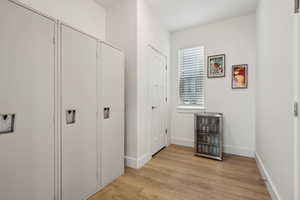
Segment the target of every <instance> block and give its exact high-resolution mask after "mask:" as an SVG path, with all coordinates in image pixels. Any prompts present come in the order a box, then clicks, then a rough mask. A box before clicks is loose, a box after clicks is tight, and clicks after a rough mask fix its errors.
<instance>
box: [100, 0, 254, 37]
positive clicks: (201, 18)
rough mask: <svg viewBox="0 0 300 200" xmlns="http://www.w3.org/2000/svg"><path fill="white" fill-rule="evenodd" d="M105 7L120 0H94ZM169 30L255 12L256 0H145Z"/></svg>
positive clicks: (173, 30) (177, 29) (172, 30)
mask: <svg viewBox="0 0 300 200" xmlns="http://www.w3.org/2000/svg"><path fill="white" fill-rule="evenodd" d="M95 1H97V2H98V3H100V4H102V5H103V6H105V7H110V6H113V5H114V4H117V3H119V2H121V1H122V0H95ZM145 1H146V2H147V3H148V5H149V6H150V8H151V9H152V10H153V12H154V14H155V15H156V16H157V17H158V19H160V20H161V22H162V24H163V25H165V26H166V27H167V29H168V30H169V31H171V32H175V31H179V30H182V29H186V28H189V27H193V26H196V25H201V24H208V23H213V22H216V21H220V20H224V19H229V18H232V17H237V16H242V15H247V14H250V13H253V12H255V10H256V5H257V1H258V0H145Z"/></svg>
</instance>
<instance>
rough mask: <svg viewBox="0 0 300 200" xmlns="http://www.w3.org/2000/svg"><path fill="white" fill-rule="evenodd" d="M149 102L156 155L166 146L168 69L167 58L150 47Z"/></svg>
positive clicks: (151, 134)
mask: <svg viewBox="0 0 300 200" xmlns="http://www.w3.org/2000/svg"><path fill="white" fill-rule="evenodd" d="M149 58H150V59H149V102H150V106H151V114H150V116H149V119H150V127H149V128H150V134H149V135H150V139H151V141H150V142H151V153H152V155H154V154H155V153H157V152H159V151H160V150H161V149H162V148H163V147H165V146H166V129H167V102H166V101H167V99H166V98H167V71H166V58H165V57H164V56H163V55H161V54H159V53H158V52H156V51H154V50H153V49H152V48H150V49H149Z"/></svg>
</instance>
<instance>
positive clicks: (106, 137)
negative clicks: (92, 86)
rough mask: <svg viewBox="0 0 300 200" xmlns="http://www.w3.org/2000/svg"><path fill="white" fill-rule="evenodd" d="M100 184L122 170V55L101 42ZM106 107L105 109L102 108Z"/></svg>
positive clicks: (109, 180)
mask: <svg viewBox="0 0 300 200" xmlns="http://www.w3.org/2000/svg"><path fill="white" fill-rule="evenodd" d="M100 67H101V71H102V74H101V81H100V82H99V86H98V88H99V89H101V90H102V91H101V93H102V95H101V96H102V98H101V101H102V102H101V105H102V106H101V108H100V109H101V110H102V112H101V116H100V117H101V119H103V120H102V133H101V135H102V145H101V147H102V148H101V152H102V173H101V175H102V186H103V187H104V186H106V185H107V184H109V183H111V182H112V181H113V180H115V179H116V178H117V177H119V176H121V175H122V174H123V173H124V57H123V54H122V53H121V52H120V51H118V50H116V49H114V48H112V47H110V46H108V45H106V44H103V43H102V44H101V66H100ZM104 110H105V111H104Z"/></svg>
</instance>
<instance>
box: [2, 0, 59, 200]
mask: <svg viewBox="0 0 300 200" xmlns="http://www.w3.org/2000/svg"><path fill="white" fill-rule="evenodd" d="M0 24H1V30H0V114H7V113H14V114H15V130H14V132H12V133H7V134H0V199H1V200H2V199H3V200H20V199H22V200H50V199H51V200H52V199H53V195H54V192H53V190H54V121H53V120H54V69H55V57H54V54H55V46H54V44H53V37H54V35H55V21H52V20H50V19H48V18H46V17H43V16H41V15H39V14H36V13H34V12H32V11H29V10H27V9H25V8H23V7H21V6H18V5H16V4H14V3H11V2H9V1H7V0H1V1H0ZM0 117H2V118H3V116H0ZM1 121H2V122H3V120H1Z"/></svg>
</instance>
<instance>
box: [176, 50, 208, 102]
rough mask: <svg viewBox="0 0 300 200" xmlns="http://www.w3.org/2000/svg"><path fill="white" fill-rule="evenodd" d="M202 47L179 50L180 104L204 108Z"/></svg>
mask: <svg viewBox="0 0 300 200" xmlns="http://www.w3.org/2000/svg"><path fill="white" fill-rule="evenodd" d="M204 80H205V70H204V47H202V46H198V47H193V48H186V49H181V50H180V51H179V96H180V104H181V105H180V106H196V107H200V108H204Z"/></svg>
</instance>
